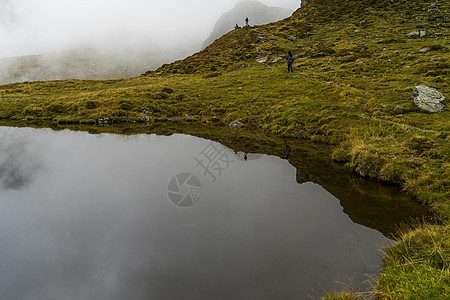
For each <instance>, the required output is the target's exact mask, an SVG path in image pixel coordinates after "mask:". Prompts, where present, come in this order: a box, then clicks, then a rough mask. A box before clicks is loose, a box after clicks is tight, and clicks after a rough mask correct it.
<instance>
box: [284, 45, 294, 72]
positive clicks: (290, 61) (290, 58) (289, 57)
mask: <svg viewBox="0 0 450 300" xmlns="http://www.w3.org/2000/svg"><path fill="white" fill-rule="evenodd" d="M294 59H295V58H294V55H292V52H291V51H290V50H289V52H288V54H287V55H286V60H287V65H288V72H294V70H293V69H292V64H293V63H294Z"/></svg>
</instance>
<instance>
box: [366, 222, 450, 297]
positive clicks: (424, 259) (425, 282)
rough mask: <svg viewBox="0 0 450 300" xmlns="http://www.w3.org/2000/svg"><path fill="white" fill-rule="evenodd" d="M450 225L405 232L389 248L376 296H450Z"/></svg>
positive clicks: (425, 227)
mask: <svg viewBox="0 0 450 300" xmlns="http://www.w3.org/2000/svg"><path fill="white" fill-rule="evenodd" d="M449 235H450V227H449V226H446V227H444V226H434V225H427V226H423V227H420V228H418V229H410V231H407V232H405V233H404V234H403V235H402V236H401V238H400V240H399V242H398V243H396V244H395V245H392V246H390V247H388V248H387V249H386V255H385V258H384V261H385V262H384V268H383V272H382V275H381V277H380V280H379V284H378V287H377V290H376V292H375V294H376V296H377V297H379V298H383V299H449V298H450V239H448V237H449Z"/></svg>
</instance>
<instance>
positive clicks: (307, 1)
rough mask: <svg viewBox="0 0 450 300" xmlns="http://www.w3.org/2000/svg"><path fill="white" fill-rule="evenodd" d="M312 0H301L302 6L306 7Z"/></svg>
mask: <svg viewBox="0 0 450 300" xmlns="http://www.w3.org/2000/svg"><path fill="white" fill-rule="evenodd" d="M311 1H312V0H301V2H300V3H301V7H305V5H306V4H308V3H309V2H311Z"/></svg>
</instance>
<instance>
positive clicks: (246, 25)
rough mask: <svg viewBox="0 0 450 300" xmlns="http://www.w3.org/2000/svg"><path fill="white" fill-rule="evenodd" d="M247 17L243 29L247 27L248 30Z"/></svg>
mask: <svg viewBox="0 0 450 300" xmlns="http://www.w3.org/2000/svg"><path fill="white" fill-rule="evenodd" d="M248 26H249V25H248V17H247V18H245V27H247V28H248Z"/></svg>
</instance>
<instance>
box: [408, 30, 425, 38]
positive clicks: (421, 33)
mask: <svg viewBox="0 0 450 300" xmlns="http://www.w3.org/2000/svg"><path fill="white" fill-rule="evenodd" d="M426 35H427V32H426V31H425V30H414V31H411V32H410V33H408V34H407V35H406V36H407V37H424V36H426Z"/></svg>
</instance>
